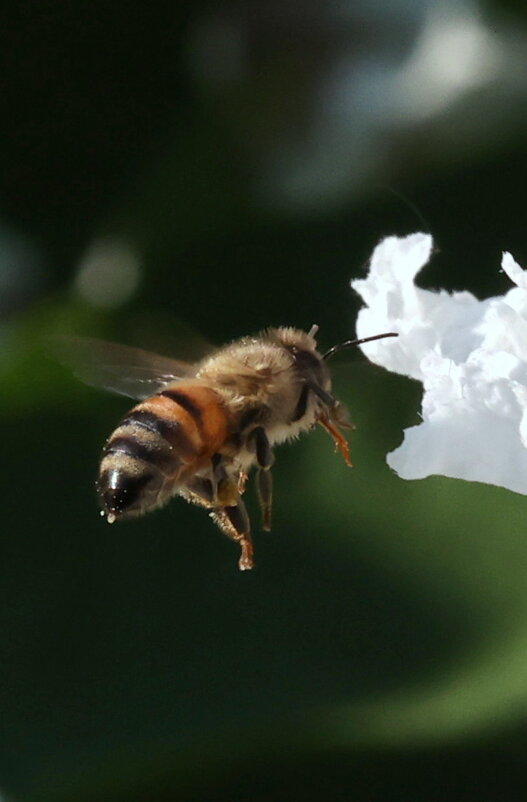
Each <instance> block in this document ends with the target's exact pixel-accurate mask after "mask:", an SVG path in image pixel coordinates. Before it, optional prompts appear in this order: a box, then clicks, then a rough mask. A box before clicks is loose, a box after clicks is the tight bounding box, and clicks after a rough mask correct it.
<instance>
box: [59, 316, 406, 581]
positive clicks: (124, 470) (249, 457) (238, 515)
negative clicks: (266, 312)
mask: <svg viewBox="0 0 527 802" xmlns="http://www.w3.org/2000/svg"><path fill="white" fill-rule="evenodd" d="M317 332H318V326H312V328H311V330H310V331H309V332H305V331H301V330H299V329H294V328H285V327H284V328H272V329H268V330H266V331H264V332H262V333H261V334H259V335H257V336H255V337H244V338H242V339H240V340H236V341H235V342H233V343H231V344H230V345H226V346H225V347H223V348H221V349H219V350H217V351H215V352H214V353H212V354H211V355H210V356H208V357H206V358H205V359H203V360H202V361H200V362H198V363H196V364H190V363H186V362H180V361H177V360H173V359H169V358H166V357H161V356H157V355H156V354H151V353H149V352H147V351H142V350H140V349H137V348H129V347H127V346H122V345H116V344H114V343H106V342H103V341H98V340H90V339H76V338H72V339H71V340H67V341H66V342H63V343H62V344H61V346H60V347H59V350H60V351H61V357H62V361H65V362H66V363H68V364H70V365H72V366H73V367H74V369H75V372H76V373H77V375H78V376H79V377H80V378H81V379H83V380H84V381H86V382H87V383H88V384H95V385H99V386H102V387H104V388H105V389H108V390H112V391H114V392H117V393H121V394H123V395H127V396H131V397H132V398H136V399H140V403H139V404H137V405H136V406H134V407H133V408H132V409H131V410H130V411H129V412H128V413H127V414H126V415H125V417H124V418H123V419H122V420H121V421H120V423H119V424H118V425H117V428H116V429H115V430H114V431H113V432H112V434H111V435H110V436H109V438H108V440H107V441H106V443H105V445H104V448H103V452H102V457H101V463H100V468H99V476H98V479H97V490H98V495H99V499H100V504H101V515H103V516H105V517H106V520H107V521H108V523H113V522H114V521H116V520H118V519H121V518H130V517H133V516H139V515H143V514H144V513H146V512H148V511H149V510H153V509H155V508H157V507H161V506H163V505H164V504H166V503H167V502H168V501H169V499H170V498H172V496H175V495H178V496H182V497H183V498H185V499H186V500H187V501H189V502H191V503H193V504H197V505H199V506H201V507H205V508H206V509H207V510H209V513H210V515H211V517H212V518H213V520H214V521H215V522H216V524H217V525H218V526H219V528H220V529H221V530H222V531H223V532H224V533H225V534H226V535H227V536H228V537H229V538H231V539H232V540H235V541H237V542H238V543H239V545H240V548H241V555H240V559H239V563H238V565H239V568H240V570H242V571H245V570H248V569H251V568H252V567H253V545H252V539H251V527H250V521H249V516H248V514H247V510H246V507H245V504H244V502H243V499H242V495H243V492H244V488H245V482H246V480H247V477H248V474H249V471H250V470H251V468H253V467H255V468H256V484H257V493H258V499H259V503H260V507H261V512H262V528H263V529H264V530H270V528H271V506H272V493H273V488H272V477H271V467H272V465H273V461H274V455H273V447H274V446H275V445H278V444H279V443H282V442H284V441H286V440H290V439H291V438H294V437H296V436H298V435H299V434H300V433H301V432H304V431H308V430H310V429H312V428H313V427H314V426H315V425H316V424H319V425H320V426H322V427H323V428H324V429H326V431H327V432H328V433H329V434H330V435H331V437H332V438H333V441H334V443H335V446H336V448H337V449H338V450H339V451H340V453H341V455H342V457H343V459H344V461H345V462H346V464H347V465H350V466H351V461H350V456H349V447H348V443H347V441H346V440H345V438H344V436H343V434H342V432H341V429H346V428H350V423H349V420H348V415H347V412H346V409H345V408H344V407H343V406H342V404H340V402H339V401H337V400H336V398H335V397H334V396H333V395H332V393H331V377H330V373H329V369H328V366H327V360H328V359H329V358H330V357H331V356H333V355H334V354H335V353H337V352H338V351H340V350H342V349H344V348H348V347H351V346H354V345H359V344H361V343H364V342H368V341H370V340H376V339H380V338H382V337H395V336H397V335H396V334H394V333H392V332H390V333H387V334H379V335H376V336H375V337H367V338H365V339H362V340H348V341H346V342H344V343H341V344H339V345H336V346H334V347H333V348H331V349H330V350H329V351H327V352H326V353H324V354H321V353H320V352H319V351H318V350H317V343H316V340H315V337H316V334H317Z"/></svg>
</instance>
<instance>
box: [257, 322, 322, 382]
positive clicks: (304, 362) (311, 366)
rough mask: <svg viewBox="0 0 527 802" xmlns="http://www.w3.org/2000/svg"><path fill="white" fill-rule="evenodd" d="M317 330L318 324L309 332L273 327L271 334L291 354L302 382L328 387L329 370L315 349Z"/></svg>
mask: <svg viewBox="0 0 527 802" xmlns="http://www.w3.org/2000/svg"><path fill="white" fill-rule="evenodd" d="M317 331H318V326H312V327H311V329H310V330H309V332H307V331H302V330H301V329H293V328H286V327H284V328H280V329H273V330H272V332H271V334H272V336H273V338H274V339H275V341H277V342H279V343H280V345H281V346H282V347H283V348H285V350H286V351H287V352H288V353H289V354H291V357H292V358H293V364H294V367H295V369H296V370H297V372H298V374H299V375H300V377H301V378H302V380H303V381H304V382H306V383H307V384H316V385H318V386H319V387H322V388H324V389H328V388H329V386H330V384H331V382H330V376H329V370H328V368H327V366H326V365H325V363H324V358H323V356H322V354H321V353H320V352H319V351H318V350H317V342H316V340H315V335H316V333H317Z"/></svg>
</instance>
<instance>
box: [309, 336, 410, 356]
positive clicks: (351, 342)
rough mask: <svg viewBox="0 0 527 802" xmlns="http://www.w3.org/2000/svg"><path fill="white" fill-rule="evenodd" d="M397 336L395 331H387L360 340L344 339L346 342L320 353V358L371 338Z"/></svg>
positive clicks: (366, 341)
mask: <svg viewBox="0 0 527 802" xmlns="http://www.w3.org/2000/svg"><path fill="white" fill-rule="evenodd" d="M398 336H399V335H398V334H397V332H395V331H389V332H387V333H386V334H375V335H374V336H373V337H363V338H362V339H361V340H346V342H344V343H340V344H339V345H334V346H333V348H330V349H329V351H326V353H325V354H323V355H322V359H330V358H331V357H332V356H334V355H335V354H338V352H339V351H343V350H344V349H345V348H352V347H353V346H354V345H362V343H369V342H371V341H372V340H382V338H383V337H398Z"/></svg>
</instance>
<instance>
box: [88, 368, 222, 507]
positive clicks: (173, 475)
mask: <svg viewBox="0 0 527 802" xmlns="http://www.w3.org/2000/svg"><path fill="white" fill-rule="evenodd" d="M228 433H229V426H228V418H227V413H226V410H225V407H224V406H223V404H222V402H221V399H220V397H219V396H218V394H217V393H216V392H214V391H213V390H212V389H211V388H209V387H206V386H203V385H202V384H200V383H198V382H180V383H178V384H177V385H175V386H171V387H168V388H166V389H164V390H162V391H161V392H160V393H158V394H157V395H154V396H151V397H150V398H147V399H145V400H144V401H142V402H141V403H140V404H138V405H137V406H136V407H134V408H133V409H131V410H130V412H128V414H127V415H126V416H125V417H124V418H123V420H122V421H121V422H120V424H119V425H118V427H117V428H116V429H115V431H114V432H113V433H112V435H111V436H110V437H109V438H108V441H107V442H106V445H105V447H104V450H103V455H102V459H101V465H100V473H99V481H98V487H99V492H100V495H101V501H102V505H103V508H104V510H105V511H106V513H108V514H109V515H111V516H112V519H113V518H114V517H117V516H118V515H119V516H122V515H123V514H127V513H130V514H135V515H137V514H141V513H143V512H146V511H147V510H148V509H152V508H154V507H156V506H159V505H160V504H162V503H164V501H166V500H167V499H168V498H169V497H170V496H171V495H172V494H173V493H174V492H176V491H177V489H178V487H181V486H183V485H184V484H185V483H186V482H188V481H189V480H190V479H191V478H192V476H193V475H194V474H195V473H196V472H197V471H198V470H200V469H201V468H203V467H204V466H205V465H207V464H208V463H210V460H211V459H212V456H213V455H214V454H215V453H216V452H217V451H218V449H219V448H221V446H222V445H223V443H224V442H225V440H226V439H227V437H228Z"/></svg>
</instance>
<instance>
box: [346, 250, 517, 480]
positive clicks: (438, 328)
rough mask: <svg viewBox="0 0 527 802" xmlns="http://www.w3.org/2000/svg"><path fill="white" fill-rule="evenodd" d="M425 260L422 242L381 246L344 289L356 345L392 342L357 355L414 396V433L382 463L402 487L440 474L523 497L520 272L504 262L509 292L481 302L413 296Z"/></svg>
mask: <svg viewBox="0 0 527 802" xmlns="http://www.w3.org/2000/svg"><path fill="white" fill-rule="evenodd" d="M431 251H432V238H431V237H430V236H429V235H426V234H412V235H411V236H408V237H405V238H402V239H399V238H397V237H389V238H388V239H385V240H384V241H382V242H381V243H380V244H379V245H378V246H377V248H376V249H375V251H374V253H373V256H372V259H371V264H370V269H369V274H368V276H367V278H365V279H359V280H356V281H352V287H353V289H354V290H356V291H357V292H358V293H359V294H360V295H361V296H362V298H363V300H364V301H365V303H366V305H367V306H366V308H364V309H362V310H361V311H360V313H359V316H358V319H357V336H358V337H368V336H370V335H373V334H378V333H380V332H383V331H396V332H398V333H399V337H397V338H393V339H386V340H379V341H376V342H373V343H370V344H366V345H364V346H363V350H364V353H365V354H366V355H367V356H368V358H369V359H370V360H371V361H372V362H376V363H377V364H379V365H382V366H383V367H385V368H387V369H388V370H391V371H394V372H396V373H402V374H404V375H406V376H411V377H412V378H414V379H418V380H419V381H420V382H422V384H423V388H424V394H423V402H422V412H421V414H422V423H421V424H419V425H418V426H414V427H412V428H410V429H406V431H405V433H404V442H403V444H402V445H401V446H400V447H399V448H398V449H396V450H395V451H393V452H392V453H391V454H389V455H388V457H387V462H388V464H389V465H390V466H391V467H392V468H393V469H394V470H395V471H397V473H398V474H399V476H401V477H402V478H403V479H421V478H424V477H425V476H430V475H431V474H442V475H444V476H451V477H454V478H457V479H466V480H470V481H478V482H486V483H488V484H493V485H499V486H501V487H506V488H509V489H510V490H514V491H515V492H517V493H524V494H527V271H524V270H522V269H521V267H519V265H517V264H516V262H515V261H514V260H513V258H512V256H511V255H510V254H508V253H505V254H504V255H503V259H502V268H503V270H504V271H505V273H506V274H507V275H508V277H509V278H510V279H511V281H512V282H513V283H514V285H515V286H514V287H513V288H512V289H510V290H509V291H508V292H507V293H506V294H505V295H503V296H497V297H494V298H487V299H485V300H484V301H478V299H477V298H475V297H474V296H473V295H472V294H471V293H470V292H454V293H449V292H447V291H445V290H440V291H439V292H433V291H431V290H423V289H420V288H419V287H416V285H415V283H414V278H415V276H416V274H417V273H418V272H419V270H420V269H421V268H422V267H423V266H424V265H425V264H426V263H427V261H428V259H429V257H430V254H431Z"/></svg>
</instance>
